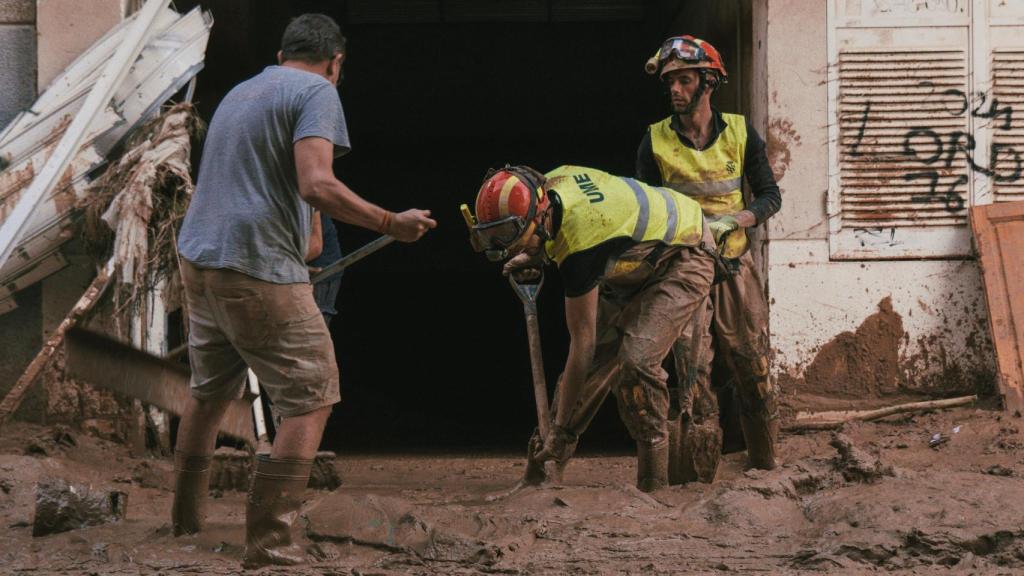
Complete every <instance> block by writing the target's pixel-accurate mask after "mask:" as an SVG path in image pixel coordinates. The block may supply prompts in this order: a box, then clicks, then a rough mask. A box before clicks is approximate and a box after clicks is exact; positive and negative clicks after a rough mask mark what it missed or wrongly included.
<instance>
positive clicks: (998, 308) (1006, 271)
mask: <svg viewBox="0 0 1024 576" xmlns="http://www.w3.org/2000/svg"><path fill="white" fill-rule="evenodd" d="M971 225H972V227H973V229H974V237H975V240H976V243H977V248H978V254H979V256H980V259H981V269H982V277H983V279H984V282H985V296H986V299H987V300H988V314H989V325H990V327H991V330H992V341H993V343H994V344H995V349H996V366H997V370H998V374H999V376H998V378H999V388H1000V392H1001V393H1002V395H1003V401H1004V403H1005V405H1006V409H1007V410H1008V411H1010V412H1011V413H1016V414H1024V282H1022V281H1021V279H1024V259H1022V258H1021V254H1024V202H1005V203H999V204H990V205H987V206H976V207H974V208H972V209H971Z"/></svg>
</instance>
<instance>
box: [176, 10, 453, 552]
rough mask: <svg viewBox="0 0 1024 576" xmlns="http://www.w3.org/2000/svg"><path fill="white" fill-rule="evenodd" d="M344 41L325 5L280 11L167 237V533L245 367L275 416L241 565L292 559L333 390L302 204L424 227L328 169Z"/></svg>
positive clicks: (203, 489)
mask: <svg viewBox="0 0 1024 576" xmlns="http://www.w3.org/2000/svg"><path fill="white" fill-rule="evenodd" d="M344 53H345V37H344V36H342V34H341V30H340V29H339V28H338V25H337V24H336V23H335V22H334V21H333V20H332V19H330V18H329V17H327V16H324V15H320V14H305V15H302V16H299V17H298V18H296V19H294V20H292V22H291V23H290V24H288V27H287V28H286V29H285V31H284V36H283V38H282V39H281V50H280V51H279V52H278V55H277V58H278V63H279V65H278V66H269V67H267V68H265V69H264V70H263V72H261V73H260V74H258V75H257V76H255V77H253V78H251V79H249V80H246V81H245V82H243V83H241V84H239V85H238V86H236V87H235V88H234V89H232V90H231V91H230V92H229V93H228V94H227V96H225V97H224V100H223V101H222V102H221V103H220V106H218V108H217V111H216V113H215V114H214V116H213V120H212V122H211V123H210V128H209V131H208V133H207V139H206V144H205V148H204V150H203V158H202V162H201V164H200V168H199V179H198V182H197V185H196V190H195V194H194V196H193V198H192V203H191V205H190V206H189V209H188V213H187V214H186V216H185V220H184V223H183V225H182V228H181V233H180V237H179V240H178V250H179V252H180V254H181V261H180V263H181V275H182V281H183V283H184V288H185V298H186V302H187V305H188V315H189V326H190V331H189V359H190V361H191V365H192V381H191V388H192V398H191V399H190V401H189V404H188V406H187V407H186V409H185V413H184V415H183V416H182V419H181V424H180V426H179V428H178V439H177V445H176V448H175V494H174V504H173V509H172V512H171V516H172V522H173V526H174V533H175V535H181V534H194V533H196V532H198V531H200V530H201V529H202V527H203V520H204V518H203V507H204V506H203V503H204V500H205V498H206V495H207V485H208V481H209V467H210V460H211V456H212V453H213V449H214V444H215V441H216V437H217V430H218V423H219V421H220V419H221V418H222V417H223V415H224V412H225V410H226V408H227V406H228V404H229V403H230V401H231V400H232V399H233V398H238V397H240V395H241V393H242V387H243V384H244V378H245V374H246V366H248V367H250V368H252V370H253V372H255V373H256V375H257V377H258V378H259V381H260V383H261V384H262V385H263V387H264V389H265V390H266V392H267V395H268V396H269V398H270V400H271V402H273V404H274V407H275V411H276V412H277V413H278V414H280V416H281V417H282V421H281V424H280V426H279V427H278V429H277V435H276V438H275V439H274V444H273V448H272V450H271V453H270V455H269V456H266V455H260V456H258V458H257V460H256V466H255V472H254V477H253V481H252V483H251V485H250V489H249V497H248V499H247V504H246V521H245V532H246V536H245V540H246V546H245V553H244V555H243V559H242V563H243V565H244V566H246V567H259V566H265V565H271V564H279V565H287V564H297V563H301V562H303V561H304V560H305V555H304V553H303V551H302V550H301V549H300V548H299V546H298V545H296V544H294V543H293V542H292V536H291V524H292V522H293V521H294V519H295V518H296V517H297V516H298V512H299V507H300V505H301V503H302V493H303V491H304V490H305V487H306V483H307V482H308V479H309V472H310V468H311V466H312V464H313V458H314V456H315V454H316V451H317V449H318V448H319V446H320V437H321V435H322V434H323V430H324V425H325V423H326V421H327V417H328V416H329V415H330V412H331V407H332V406H333V405H334V404H335V403H336V402H338V401H339V399H340V395H339V391H338V369H337V366H336V364H335V358H334V347H333V345H332V344H331V339H330V335H329V333H328V331H327V326H326V324H325V323H324V320H323V317H322V316H321V315H320V311H319V310H318V309H317V306H316V304H315V303H314V301H313V293H312V290H311V289H310V286H309V274H308V270H307V268H306V263H305V256H306V254H307V247H308V245H307V243H308V241H309V238H310V233H311V229H312V226H311V219H312V217H313V208H316V209H319V210H322V211H323V212H325V213H326V214H327V215H329V216H331V217H332V218H335V219H338V220H341V221H343V222H347V223H350V224H355V225H357V226H361V227H363V228H368V229H371V230H376V231H378V232H380V233H383V234H390V235H391V236H394V237H395V238H397V239H398V240H401V241H405V242H412V241H415V240H418V239H419V238H420V237H421V236H422V235H423V234H424V233H425V232H426V231H427V230H428V229H430V228H434V227H435V226H436V223H435V222H434V220H432V219H430V217H429V216H430V213H429V212H428V211H424V210H408V211H405V212H402V213H399V214H394V213H392V212H388V211H387V210H384V209H383V208H380V207H379V206H376V205H374V204H371V203H369V202H367V201H366V200H363V199H362V198H361V197H359V196H358V195H356V194H355V193H354V192H353V191H352V190H350V189H349V188H348V187H347V186H346V185H345V184H343V183H342V182H340V181H339V180H337V179H336V178H335V177H334V173H333V171H332V167H331V164H332V162H333V160H334V158H335V157H337V156H340V155H341V154H344V153H346V152H347V151H348V150H349V139H348V134H347V130H346V125H345V116H344V113H343V111H342V107H341V101H340V99H339V98H338V92H337V90H336V88H335V87H336V85H337V83H338V80H339V78H340V77H341V67H342V61H343V60H344V56H345V54H344Z"/></svg>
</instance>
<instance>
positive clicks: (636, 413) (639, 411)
mask: <svg viewBox="0 0 1024 576" xmlns="http://www.w3.org/2000/svg"><path fill="white" fill-rule="evenodd" d="M623 257H628V254H626V255H623ZM713 277H714V262H713V260H712V259H711V258H710V257H709V256H708V255H707V254H706V253H704V252H702V251H700V250H699V249H695V248H675V249H672V250H671V251H670V252H668V253H667V254H664V255H662V256H661V257H660V258H659V259H658V261H657V262H656V263H655V264H651V269H650V270H649V271H648V272H647V273H646V274H635V273H634V274H632V275H630V276H629V277H624V278H608V277H606V278H605V280H604V281H603V283H602V286H601V298H600V303H599V310H598V323H597V334H598V336H597V339H598V341H597V346H596V350H595V353H594V361H593V363H592V364H591V366H592V368H591V370H590V372H589V373H588V376H587V379H586V381H585V382H584V385H583V389H582V390H581V393H580V397H579V399H578V400H577V402H576V404H575V405H574V406H572V407H571V408H569V409H570V410H571V413H570V415H569V417H568V420H567V423H566V426H565V427H564V433H565V434H566V435H567V436H568V437H569V438H567V441H566V442H565V449H564V451H563V453H562V454H559V455H557V461H558V462H559V463H560V464H561V465H562V466H564V465H565V463H566V462H567V461H568V460H569V458H571V456H572V454H573V452H574V451H575V449H576V444H577V442H578V438H579V435H580V434H581V433H582V432H583V431H584V430H586V428H587V426H589V425H590V422H591V421H592V420H593V418H594V416H595V415H596V414H597V411H598V409H599V408H600V407H601V404H602V403H604V400H605V398H606V397H607V396H608V394H609V393H612V394H614V395H615V399H616V402H617V404H618V408H619V415H620V417H621V418H622V421H623V422H624V423H625V425H626V428H627V430H628V431H629V434H630V436H631V437H632V438H633V439H634V440H636V442H637V446H638V451H640V452H641V460H642V462H641V463H642V464H647V465H648V468H649V469H650V470H654V471H656V470H659V469H663V468H665V466H667V463H665V464H662V462H661V461H662V459H663V458H662V454H665V453H666V452H665V450H664V448H663V446H666V445H667V441H668V425H667V422H668V412H669V389H668V384H667V379H668V374H667V372H666V371H665V370H664V369H663V368H662V361H663V360H664V359H665V358H666V357H667V356H668V353H669V352H670V351H671V348H672V345H673V343H674V342H675V340H676V339H677V338H678V335H679V333H680V331H681V330H682V328H683V326H684V325H685V324H686V323H687V322H690V320H691V316H692V315H693V313H694V311H695V310H696V309H697V307H698V306H700V305H702V304H703V302H704V301H705V300H706V296H707V294H708V291H709V290H710V286H711V281H712V279H713ZM561 386H562V381H561V379H559V383H558V389H557V390H556V392H555V398H556V399H557V398H558V397H559V396H560V392H561ZM564 409H566V408H565V407H563V406H559V405H558V402H557V400H556V401H555V402H554V403H553V404H552V408H551V411H552V419H556V418H557V417H558V415H559V413H560V411H561V410H564ZM538 440H539V437H538V436H537V435H536V434H535V436H534V438H533V439H531V443H530V455H531V457H532V454H533V453H535V452H536V449H537V446H538V445H540V444H541V443H540V442H538ZM537 470H538V467H537V466H536V462H535V461H531V463H530V465H529V466H528V467H527V480H528V481H529V480H531V478H530V474H531V473H533V472H536V471H537ZM640 472H641V473H642V472H643V470H640ZM658 473H659V474H660V472H658ZM665 474H667V471H666V472H665ZM639 480H640V478H639V477H638V481H639ZM638 484H642V483H641V482H638ZM654 484H657V482H655V483H654ZM646 486H647V487H652V484H651V483H650V482H648V483H647V484H646ZM653 487H656V486H653Z"/></svg>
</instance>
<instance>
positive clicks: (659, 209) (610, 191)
mask: <svg viewBox="0 0 1024 576" xmlns="http://www.w3.org/2000/svg"><path fill="white" fill-rule="evenodd" d="M545 176H546V177H547V179H548V180H547V183H546V184H545V186H544V187H545V189H547V190H554V191H555V192H557V193H558V196H559V198H560V199H561V202H562V223H561V227H560V228H559V229H558V233H557V234H556V235H555V238H553V239H552V240H549V241H548V242H547V243H546V244H545V247H544V249H545V251H546V252H547V253H548V255H549V257H550V258H551V259H552V260H554V261H555V262H556V263H558V264H559V265H560V264H561V263H562V262H564V261H565V259H566V258H568V257H569V256H570V255H572V254H575V253H577V252H582V251H583V250H587V249H589V248H593V247H594V246H597V245H598V244H601V243H603V242H607V241H608V240H613V239H615V238H623V237H626V238H630V239H632V240H633V241H634V242H637V243H640V242H651V241H660V242H663V243H665V244H669V245H677V246H696V245H698V244H699V243H700V240H701V235H702V233H703V229H704V217H703V214H702V213H701V209H700V205H699V204H697V203H696V202H695V201H693V200H691V199H689V198H687V197H685V196H682V195H679V194H675V193H674V192H672V191H671V190H669V189H667V188H655V187H654V186H648V185H647V184H644V183H641V182H637V181H636V180H633V179H632V178H619V177H617V176H612V175H611V174H608V173H606V172H602V171H600V170H595V169H593V168H583V167H580V166H561V167H559V168H556V169H555V170H552V171H551V172H549V173H548V174H546V175H545Z"/></svg>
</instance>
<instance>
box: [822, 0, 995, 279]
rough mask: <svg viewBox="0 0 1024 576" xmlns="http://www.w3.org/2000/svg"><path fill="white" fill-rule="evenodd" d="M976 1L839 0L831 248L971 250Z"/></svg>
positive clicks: (833, 11)
mask: <svg viewBox="0 0 1024 576" xmlns="http://www.w3.org/2000/svg"><path fill="white" fill-rule="evenodd" d="M970 8H971V7H970V1H969V0H950V1H949V2H896V1H891V2H875V1H860V0H830V1H829V3H828V21H829V24H828V58H829V69H828V70H829V74H828V93H829V115H830V123H829V192H828V215H829V254H830V257H831V258H832V259H835V260H842V259H900V258H931V257H942V258H945V257H950V256H967V255H969V254H970V251H971V244H970V237H969V233H968V230H967V208H968V207H969V206H970V205H971V203H972V194H973V186H974V184H973V179H972V175H971V172H972V168H971V159H970V158H969V156H968V155H967V154H963V153H961V150H962V149H964V148H973V147H974V146H975V145H976V143H975V142H973V141H970V140H969V139H970V138H972V136H971V134H972V130H973V124H974V122H973V118H972V116H971V114H970V113H969V104H968V101H969V95H970V94H971V90H972V78H971V74H970V70H971V67H972V53H971V50H970V46H971V42H970V35H971V12H970Z"/></svg>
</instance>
